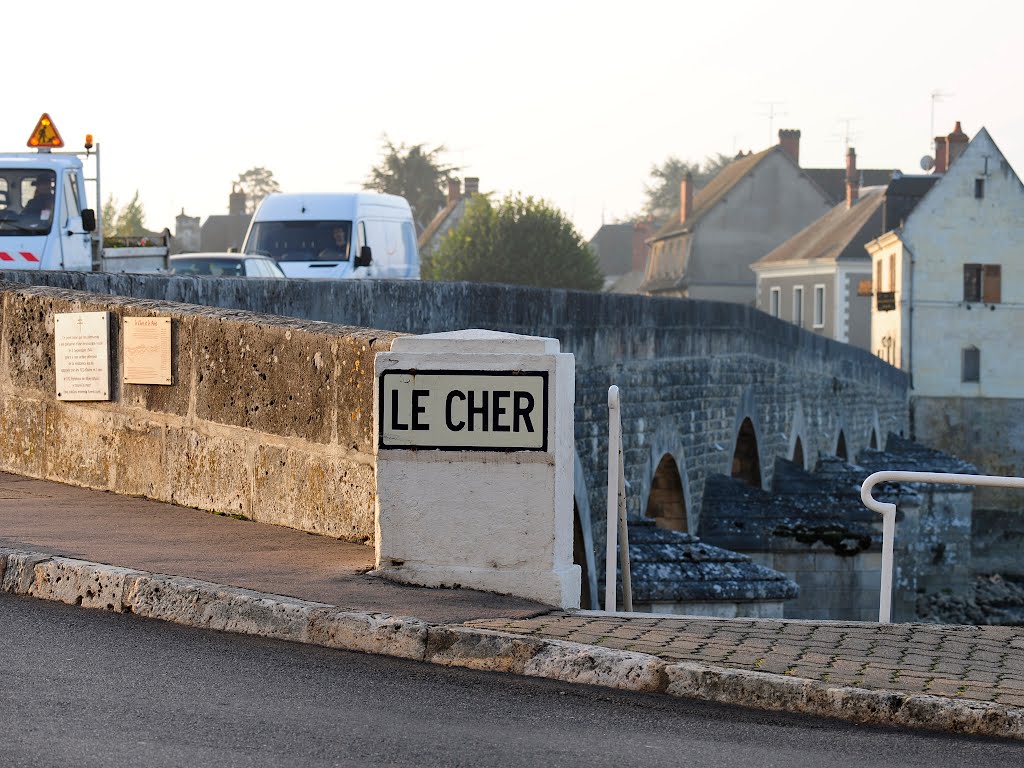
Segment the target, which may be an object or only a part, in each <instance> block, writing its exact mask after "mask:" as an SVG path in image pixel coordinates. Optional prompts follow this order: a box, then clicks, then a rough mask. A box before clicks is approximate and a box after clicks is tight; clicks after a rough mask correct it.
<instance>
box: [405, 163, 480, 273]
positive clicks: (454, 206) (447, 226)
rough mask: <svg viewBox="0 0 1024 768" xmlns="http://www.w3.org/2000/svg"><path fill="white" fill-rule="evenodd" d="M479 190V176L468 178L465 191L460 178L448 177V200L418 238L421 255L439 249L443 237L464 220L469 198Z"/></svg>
mask: <svg viewBox="0 0 1024 768" xmlns="http://www.w3.org/2000/svg"><path fill="white" fill-rule="evenodd" d="M479 192H480V179H479V178H476V177H474V176H469V177H467V178H466V191H465V193H463V191H462V182H460V181H459V180H458V179H448V200H447V202H446V203H445V205H444V208H442V209H441V210H440V211H438V212H437V215H436V216H434V218H433V219H431V220H430V223H429V224H428V225H427V227H426V229H424V230H423V231H422V232H421V233H420V235H419V238H417V245H418V247H419V250H420V254H421V255H422V254H429V253H430V252H431V251H434V250H437V246H438V245H440V244H441V239H442V238H443V237H444V236H445V235H447V234H448V232H449V231H451V229H452V228H453V227H455V225H456V224H458V223H459V222H460V221H461V220H462V217H463V216H464V215H465V213H466V205H467V203H468V202H469V199H470V198H471V197H473V195H476V194H479Z"/></svg>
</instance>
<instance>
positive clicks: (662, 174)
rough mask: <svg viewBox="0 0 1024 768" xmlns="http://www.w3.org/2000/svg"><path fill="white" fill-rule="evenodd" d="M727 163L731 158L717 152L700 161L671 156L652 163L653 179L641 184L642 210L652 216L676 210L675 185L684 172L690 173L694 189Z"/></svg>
mask: <svg viewBox="0 0 1024 768" xmlns="http://www.w3.org/2000/svg"><path fill="white" fill-rule="evenodd" d="M731 162H732V158H731V157H729V156H727V155H723V154H722V153H721V152H718V153H716V154H714V155H710V156H708V157H706V158H704V162H703V163H690V162H685V161H683V160H680V159H679V158H678V157H674V156H673V157H669V158H668V159H667V160H666V161H665V162H664V163H662V164H661V165H652V166H651V178H652V179H653V181H652V182H651V183H650V184H645V185H644V195H645V196H646V198H647V201H646V202H645V203H644V213H645V214H646V215H648V216H653V217H654V218H655V219H665V218H668V217H669V216H671V215H673V214H674V213H675V212H676V211H678V210H679V204H680V200H679V185H680V184H681V183H682V181H683V179H684V178H686V174H687V173H691V174H693V181H694V186H695V189H700V188H701V187H703V186H704V185H705V184H707V183H708V182H709V181H711V179H713V178H714V177H715V176H716V175H717V174H718V172H719V171H720V170H722V169H723V168H725V166H727V165H728V164H729V163H731Z"/></svg>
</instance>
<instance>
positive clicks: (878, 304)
mask: <svg viewBox="0 0 1024 768" xmlns="http://www.w3.org/2000/svg"><path fill="white" fill-rule="evenodd" d="M875 308H876V309H877V310H878V311H879V312H892V311H893V310H894V309H896V294H895V292H893V291H882V292H880V293H878V294H877V295H876V297H875Z"/></svg>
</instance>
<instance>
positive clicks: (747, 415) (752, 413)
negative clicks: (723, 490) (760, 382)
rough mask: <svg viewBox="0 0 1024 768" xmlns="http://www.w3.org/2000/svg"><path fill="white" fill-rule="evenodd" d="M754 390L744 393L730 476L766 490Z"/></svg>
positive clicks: (736, 424)
mask: <svg viewBox="0 0 1024 768" xmlns="http://www.w3.org/2000/svg"><path fill="white" fill-rule="evenodd" d="M757 413H758V411H757V408H756V404H755V402H754V392H753V389H747V390H746V391H745V392H744V393H743V399H742V401H741V402H740V409H739V413H738V414H737V416H736V421H735V422H734V426H733V441H732V464H731V466H730V468H729V474H730V475H731V476H732V477H735V478H737V479H739V480H743V481H744V482H745V483H747V484H748V485H750V486H753V487H754V488H764V472H763V469H762V468H763V467H764V462H763V461H762V460H761V441H760V439H759V438H758V436H759V435H760V434H762V430H761V425H760V422H759V420H758V418H757Z"/></svg>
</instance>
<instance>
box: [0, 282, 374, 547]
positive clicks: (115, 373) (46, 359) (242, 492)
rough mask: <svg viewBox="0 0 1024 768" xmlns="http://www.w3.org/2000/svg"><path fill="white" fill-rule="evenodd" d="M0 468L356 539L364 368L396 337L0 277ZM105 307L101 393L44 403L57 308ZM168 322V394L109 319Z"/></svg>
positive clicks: (365, 407) (364, 457)
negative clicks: (139, 374)
mask: <svg viewBox="0 0 1024 768" xmlns="http://www.w3.org/2000/svg"><path fill="white" fill-rule="evenodd" d="M0 298H2V315H0V332H2V337H0V338H2V342H0V468H2V469H3V470H5V471H10V472H15V473H18V474H22V475H27V476H29V477H40V478H46V479H51V480H58V481H60V482H65V483H71V484H75V485H82V486H86V487H90V488H101V489H105V490H110V491H113V492H115V493H119V494H126V495H140V496H146V497H149V498H153V499H158V500H161V501H169V502H174V503H176V504H182V505H185V506H191V507H197V508H200V509H206V510H210V511H213V512H219V513H225V514H237V515H242V516H244V517H246V518H250V519H254V520H259V521H261V522H267V523H274V524H278V525H286V526H289V527H293V528H299V529H302V530H306V531H311V532H316V533H323V534H327V535H331V536H336V537H340V538H344V539H349V540H352V541H364V542H365V541H369V540H371V537H372V535H373V530H374V503H375V490H374V489H375V482H374V457H373V431H372V430H373V413H372V403H373V390H372V371H373V361H374V355H375V353H376V352H377V351H381V350H387V349H389V348H390V344H391V339H392V338H393V336H394V334H391V333H388V332H383V331H372V330H366V329H358V328H342V327H338V326H335V325H329V324H326V323H315V322H306V321H299V320H291V319H286V318H280V317H269V316H260V315H255V314H252V313H247V312H238V311H227V310H222V309H211V308H204V307H197V306H187V305H182V304H168V303H165V302H158V301H149V300H137V299H128V298H121V297H113V296H99V295H95V294H86V293H79V292H75V291H68V290H60V289H53V288H40V287H36V288H24V287H21V288H19V287H17V286H14V285H11V284H9V283H2V282H0ZM94 311H95V312H99V311H105V312H110V313H111V322H110V329H111V330H110V351H111V355H110V357H111V385H112V397H111V400H110V401H109V402H69V401H60V400H58V399H57V398H56V395H55V391H56V388H55V369H54V315H55V314H56V313H61V312H94ZM126 316H141V317H170V318H171V320H172V337H171V347H172V350H171V353H172V372H173V383H172V384H171V385H170V386H155V385H136V384H122V383H121V377H122V376H121V366H120V361H121V360H122V359H123V352H122V349H121V332H120V327H121V322H120V318H122V317H126Z"/></svg>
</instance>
